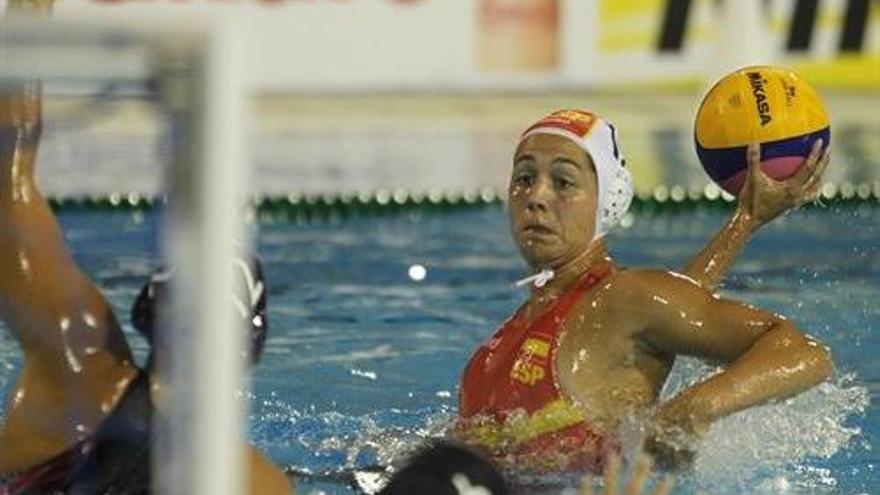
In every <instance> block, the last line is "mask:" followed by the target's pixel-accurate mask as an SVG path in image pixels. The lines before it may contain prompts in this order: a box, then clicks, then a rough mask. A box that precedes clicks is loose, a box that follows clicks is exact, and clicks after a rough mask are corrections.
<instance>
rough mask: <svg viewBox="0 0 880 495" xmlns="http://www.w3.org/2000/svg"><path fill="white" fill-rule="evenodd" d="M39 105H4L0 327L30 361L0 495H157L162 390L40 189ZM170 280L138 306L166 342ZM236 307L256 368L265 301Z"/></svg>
mask: <svg viewBox="0 0 880 495" xmlns="http://www.w3.org/2000/svg"><path fill="white" fill-rule="evenodd" d="M22 7H23V8H25V9H27V8H28V7H30V8H32V9H36V10H41V11H43V12H45V11H46V10H48V4H46V3H45V2H34V3H28V2H11V3H10V4H9V8H10V9H16V8H22ZM40 106H41V97H40V87H39V85H38V84H36V83H32V84H25V85H22V86H19V87H16V88H12V89H9V90H8V91H7V92H6V93H5V94H3V95H0V232H2V235H0V272H2V273H3V276H2V277H0V318H2V319H3V321H4V323H5V324H6V325H7V327H8V328H9V330H10V331H11V333H12V335H13V336H14V337H15V339H16V340H17V342H18V343H19V345H20V347H21V350H22V352H23V354H24V364H23V367H22V369H21V371H20V375H19V376H18V381H17V383H16V384H15V385H14V387H13V388H12V389H11V393H10V396H9V397H10V400H9V402H8V404H7V406H6V411H5V415H4V422H3V424H2V426H0V494H4V495H11V494H38V493H83V494H86V493H87V494H93V493H94V494H97V493H127V494H141V493H149V468H150V444H151V436H152V435H151V422H152V423H153V424H156V425H161V424H162V421H161V414H157V415H155V418H154V415H153V414H152V413H153V411H154V409H155V403H154V399H155V397H156V396H157V395H156V394H160V393H161V390H162V386H161V385H162V384H161V383H160V382H159V381H158V380H157V379H156V377H155V375H154V374H153V373H152V371H153V369H152V368H151V367H150V368H149V369H145V370H141V369H138V368H137V367H136V366H135V365H134V363H133V359H132V355H131V351H130V350H129V347H128V344H127V343H126V341H125V337H124V335H123V334H122V330H121V329H120V327H119V324H118V323H117V321H116V318H115V317H114V315H113V312H112V311H111V309H110V306H109V305H108V304H107V301H106V300H105V299H104V298H103V297H102V295H101V294H100V292H99V291H98V290H97V288H96V287H95V286H94V284H92V282H91V281H90V280H89V279H88V278H87V277H86V275H85V274H84V273H83V272H82V271H81V270H80V269H79V268H78V267H77V265H76V263H75V262H74V260H73V259H72V257H71V255H70V253H69V252H68V250H67V247H66V246H65V243H64V237H63V234H62V232H61V230H60V229H59V227H58V224H57V222H56V220H55V218H54V216H53V214H52V212H51V210H50V209H49V206H48V204H47V203H46V200H45V199H44V198H43V196H42V195H41V194H40V191H39V189H38V188H37V185H36V182H35V177H34V165H35V158H36V152H37V146H38V142H39V138H40V129H41V124H42V123H41V108H40ZM236 266H238V267H239V269H238V270H236V271H235V272H236V276H237V277H239V278H240V279H241V280H242V281H244V279H245V278H248V277H250V278H254V277H257V278H260V279H261V278H262V274H261V272H260V267H259V262H258V261H257V260H256V259H251V258H249V257H243V258H241V259H239V260H237V261H236ZM245 272H248V273H245ZM165 279H166V277H164V276H163V274H157V275H155V276H154V277H152V278H151V279H150V281H149V282H148V283H147V285H146V286H145V287H144V290H142V291H141V294H140V296H139V297H138V299H137V301H136V303H135V305H134V306H133V311H132V313H133V320H134V324H135V326H136V327H137V328H138V330H140V331H141V332H142V333H144V334H145V335H146V336H147V337H148V339H150V341H151V342H152V341H153V339H152V336H153V335H155V334H158V333H159V332H161V328H160V327H159V326H157V325H155V324H154V322H155V321H156V320H157V311H161V307H162V306H161V302H160V298H161V294H162V293H163V292H164V280H165ZM242 285H247V286H248V287H251V286H252V284H250V283H247V284H244V283H243V284H242ZM237 299H238V300H239V306H241V309H242V310H243V312H242V317H243V318H244V319H245V320H246V321H247V322H246V323H245V325H246V327H247V328H249V329H250V334H251V342H252V349H251V352H250V357H251V358H252V359H253V360H256V359H257V358H258V357H259V353H260V350H261V349H262V345H263V342H264V340H265V332H266V320H265V300H266V299H265V293H262V294H260V297H256V298H252V297H250V295H249V294H239V295H238V296H237ZM251 301H253V303H251ZM161 351H162V349H161V347H154V348H153V352H154V353H157V352H161ZM148 362H149V363H152V362H153V359H152V355H151V358H150V359H149V360H148ZM159 410H161V408H159ZM154 419H158V421H155V420H154ZM156 427H160V426H156ZM246 466H247V468H248V476H247V477H248V479H249V488H250V490H249V491H250V493H254V494H276V493H277V494H282V493H284V494H287V493H290V491H291V487H290V483H289V481H288V480H287V478H286V476H285V475H284V473H282V472H281V471H280V470H279V469H278V468H277V467H275V466H274V465H272V464H271V463H270V462H269V461H268V460H267V459H266V458H264V457H263V456H262V455H261V454H259V453H258V452H257V451H256V450H254V449H253V448H250V449H249V454H248V455H247V464H246Z"/></svg>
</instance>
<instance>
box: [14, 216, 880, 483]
mask: <svg viewBox="0 0 880 495" xmlns="http://www.w3.org/2000/svg"><path fill="white" fill-rule="evenodd" d="M727 214H728V212H727V211H725V210H723V209H719V208H714V207H713V208H708V207H695V208H692V209H686V210H677V211H667V212H663V213H656V212H655V213H650V212H647V211H642V212H640V213H637V214H636V215H635V216H634V222H633V224H632V226H631V227H629V228H627V229H623V230H620V231H618V232H616V233H614V234H612V236H611V237H610V244H611V250H612V252H613V253H614V254H615V256H616V258H617V259H618V261H619V262H621V263H622V264H625V265H629V266H663V267H667V268H673V269H674V268H676V267H680V266H682V265H683V264H684V262H685V260H687V258H688V257H689V256H690V255H691V254H693V253H695V252H696V250H697V249H698V248H699V247H700V246H701V245H702V244H703V243H704V242H706V241H707V240H708V239H709V237H710V236H711V235H712V234H713V233H714V232H715V231H716V230H717V229H718V228H719V227H720V225H721V224H722V223H723V221H724V219H725V217H726V215H727ZM59 216H60V220H61V223H62V225H63V227H64V229H65V232H66V235H67V240H68V242H69V244H70V246H71V248H72V250H73V252H74V255H75V257H76V259H77V260H78V262H79V263H80V264H81V265H82V266H83V267H84V269H85V271H86V272H87V273H88V274H89V275H90V276H92V277H93V278H94V279H95V280H96V281H97V283H98V285H99V286H100V287H101V289H102V290H103V291H104V293H105V294H106V295H107V297H108V298H109V299H110V301H111V304H112V305H113V307H114V309H115V310H116V312H117V314H118V315H119V317H120V319H121V320H125V319H126V315H127V314H128V306H129V304H130V302H131V301H132V299H133V298H134V297H135V295H136V293H137V290H138V289H139V287H140V284H141V283H142V281H143V280H144V278H145V277H146V276H147V275H148V273H149V272H150V270H151V269H152V268H153V267H154V266H155V265H156V252H157V248H156V246H157V228H158V218H159V215H158V214H157V213H155V212H147V213H141V212H134V213H133V212H106V211H103V212H97V211H62V212H61V213H60V215H59ZM878 221H880V207H878V206H873V205H861V206H841V207H834V208H823V209H811V210H808V211H800V212H796V213H794V214H792V215H789V216H788V217H785V218H783V219H780V220H779V221H777V222H776V223H774V224H773V225H772V226H769V227H767V228H765V229H764V230H763V231H762V232H760V233H759V234H758V235H756V236H755V238H754V240H753V242H752V243H751V244H750V246H749V247H748V248H747V250H746V252H745V253H744V254H743V255H742V257H741V258H740V259H739V260H738V262H737V263H736V264H735V266H734V267H733V269H732V271H731V274H730V276H729V278H728V279H727V282H726V284H725V287H724V288H723V292H724V293H725V294H727V295H729V296H731V297H735V298H738V299H742V300H745V301H748V302H750V303H753V304H756V305H759V306H763V307H766V308H769V309H772V310H774V311H777V312H779V313H781V314H784V315H786V316H788V317H790V319H792V320H793V321H794V322H795V323H796V324H797V325H799V326H800V327H801V328H802V329H805V331H807V332H808V333H810V334H812V335H813V336H815V337H817V338H818V339H820V340H821V341H822V342H824V343H825V344H827V345H829V346H830V347H831V349H832V354H833V357H834V361H835V363H836V365H837V377H836V378H835V380H834V382H833V383H829V384H826V385H822V386H820V387H817V388H816V389H814V390H812V391H810V392H809V393H807V394H804V395H802V396H800V397H798V398H795V399H791V400H788V401H786V402H784V403H780V404H775V405H769V406H765V407H762V408H758V409H755V410H751V411H748V412H744V413H740V414H737V415H734V416H732V417H730V418H726V419H725V420H722V421H721V422H719V423H717V424H716V425H714V426H713V429H712V431H711V433H710V434H709V436H708V437H707V438H706V439H705V441H704V443H703V446H702V447H701V450H700V455H699V458H698V460H697V462H696V465H695V466H694V469H693V470H692V471H691V472H690V473H688V474H686V475H684V476H683V477H682V478H681V480H680V486H679V487H678V488H677V489H676V491H675V493H681V494H693V493H698V492H706V493H711V494H715V495H720V494H725V493H774V494H775V493H841V494H860V493H878V491H880V468H878V464H880V457H878V454H877V453H876V452H875V450H874V448H875V446H876V445H877V442H878V440H880V408H878V406H877V405H876V404H875V403H873V402H872V400H871V398H872V397H873V396H875V395H876V394H877V393H878V392H880V365H877V364H876V361H875V360H874V359H873V358H874V356H873V355H872V354H873V353H874V352H875V351H876V349H878V348H880V347H878V346H880V336H878V332H877V330H878V328H877V327H878V324H877V323H876V322H877V321H880V305H878V304H877V300H878V296H880V227H878V223H880V222H878ZM257 231H258V235H257V240H258V249H259V252H260V254H261V255H262V258H263V260H264V263H265V268H266V270H265V271H266V273H267V277H268V285H269V321H270V336H269V340H268V344H267V347H266V352H265V354H264V357H263V361H262V363H261V364H260V365H259V367H258V368H257V369H256V370H255V371H254V373H253V378H252V389H251V391H250V392H249V393H248V394H247V395H249V396H250V398H251V404H252V406H251V420H252V422H251V427H250V431H251V436H252V438H253V440H254V441H255V443H256V444H257V445H258V446H259V447H260V448H261V449H263V450H264V451H265V452H267V453H268V454H269V456H270V457H271V458H272V459H273V460H274V461H275V462H277V463H279V464H281V465H284V466H285V467H287V468H288V469H289V470H290V471H291V472H293V473H296V475H297V477H298V485H299V491H298V493H326V494H345V493H357V491H356V489H355V488H354V482H353V481H354V478H355V477H356V476H358V475H357V473H358V472H359V471H361V470H367V471H369V470H371V469H372V467H373V466H376V465H385V464H387V463H389V462H391V461H393V460H394V459H396V458H399V457H400V456H402V455H405V453H407V452H409V451H410V450H411V449H412V448H413V447H414V446H416V445H417V444H418V443H419V442H420V441H421V440H423V439H425V438H428V437H434V436H439V435H442V434H443V431H444V429H445V428H446V427H447V426H448V425H449V423H450V421H451V420H452V418H454V416H455V410H456V398H457V383H458V379H459V373H460V371H461V369H462V368H463V366H464V364H465V362H466V360H467V359H468V357H469V355H470V352H471V351H472V350H473V349H474V348H475V347H476V346H477V345H478V344H479V343H481V342H482V341H483V340H484V339H485V338H486V337H487V336H488V335H489V334H490V333H491V332H492V331H493V330H494V329H495V328H496V326H497V325H498V324H499V323H500V322H501V321H502V320H504V319H505V318H506V317H507V316H508V315H509V314H510V313H511V312H512V311H513V310H514V309H515V307H516V306H517V305H518V304H519V303H520V302H522V301H523V299H524V297H525V292H523V291H521V290H515V289H513V288H512V286H511V282H512V281H513V280H515V279H517V278H519V277H521V276H522V275H523V273H524V268H523V265H522V263H521V261H520V260H519V257H518V255H517V253H516V251H515V248H514V247H513V245H512V243H511V242H510V240H509V236H508V232H507V221H506V215H505V212H504V210H503V207H501V206H489V207H481V208H474V209H462V210H453V211H448V212H427V211H409V212H404V213H400V214H394V215H382V216H367V217H360V218H348V219H325V220H318V221H311V222H293V221H290V220H287V219H283V218H278V219H273V218H271V217H265V218H262V219H261V220H260V221H259V224H258V225H257ZM414 264H421V265H423V266H424V267H425V268H426V270H427V272H426V277H425V278H424V280H422V281H415V280H413V279H411V278H410V277H409V275H408V270H409V268H410V267H411V266H412V265H414ZM125 326H126V332H127V335H128V336H129V338H130V339H129V340H130V342H131V343H132V346H133V348H134V349H135V352H136V354H137V355H138V356H139V357H141V358H142V357H143V356H144V354H145V352H146V344H145V343H144V342H143V340H141V339H140V338H139V337H138V336H137V335H135V334H134V333H133V332H131V328H130V325H129V324H128V322H127V321H126V322H125ZM0 344H2V346H0V390H2V391H3V393H5V392H6V391H7V389H8V385H9V383H10V381H11V380H12V378H13V377H14V373H15V370H16V367H17V366H18V364H19V363H20V356H19V355H18V351H17V349H16V348H15V345H14V344H13V342H12V340H11V338H10V337H9V335H8V333H7V332H2V333H0ZM709 371H710V369H709V368H707V367H705V366H703V365H701V364H699V363H697V362H696V361H694V360H680V362H679V363H678V364H677V365H676V369H675V370H674V371H673V375H672V377H671V378H670V381H669V384H668V385H667V389H666V390H665V392H664V395H669V394H671V393H673V392H674V391H675V390H677V389H680V388H681V387H682V386H684V385H685V384H687V383H689V382H692V381H693V380H695V379H696V378H697V377H699V376H701V374H703V373H706V372H709ZM630 430H631V431H625V432H624V435H623V436H624V444H625V449H624V453H625V455H626V454H627V453H628V452H630V451H631V450H632V449H633V448H634V447H633V445H635V444H637V440H638V431H637V428H635V427H630ZM546 481H547V483H545V484H546V485H548V486H549V487H545V488H541V489H534V490H531V489H530V490H529V493H539V492H540V493H562V492H565V491H566V490H565V488H566V487H565V484H566V483H569V484H571V483H572V481H571V480H568V481H566V480H550V479H548V480H546Z"/></svg>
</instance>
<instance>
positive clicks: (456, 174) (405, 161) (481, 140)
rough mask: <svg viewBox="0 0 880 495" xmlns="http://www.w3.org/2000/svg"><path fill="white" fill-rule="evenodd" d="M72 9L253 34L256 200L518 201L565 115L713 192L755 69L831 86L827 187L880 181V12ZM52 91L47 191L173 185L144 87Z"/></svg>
mask: <svg viewBox="0 0 880 495" xmlns="http://www.w3.org/2000/svg"><path fill="white" fill-rule="evenodd" d="M55 15H56V17H79V18H87V19H90V18H95V17H110V18H120V19H122V18H130V17H133V16H149V15H157V16H187V15H188V16H193V17H195V18H198V17H202V16H221V17H226V18H229V19H233V20H235V21H236V22H239V23H240V24H242V25H243V26H244V27H245V30H246V33H247V40H248V45H249V50H250V51H249V56H248V74H249V78H250V83H251V87H252V89H253V94H254V97H255V98H254V109H255V114H254V115H255V120H254V123H255V126H254V127H253V129H250V130H248V132H251V133H252V139H251V140H250V143H251V156H252V157H253V159H254V160H255V162H256V165H257V167H258V171H259V174H258V178H257V183H255V184H254V186H253V189H254V192H256V193H262V194H286V193H294V194H330V193H334V194H336V193H352V194H353V193H357V192H365V191H376V190H379V189H387V190H394V189H405V190H407V191H418V192H424V193H427V192H430V191H459V192H462V191H467V190H481V189H484V188H493V189H503V188H504V185H505V182H506V175H507V166H508V161H509V155H510V153H511V151H512V148H513V145H514V144H515V142H516V138H517V136H518V133H519V132H520V131H521V130H522V129H523V128H524V127H525V126H526V125H527V124H528V123H529V122H530V121H531V120H534V119H536V118H537V117H539V116H541V115H542V114H544V113H546V112H549V111H552V110H555V109H558V108H560V107H568V106H576V107H581V108H587V109H592V110H595V111H598V112H600V113H602V114H604V115H605V116H606V117H607V118H609V119H610V120H612V121H614V122H615V123H616V124H617V125H618V127H619V128H620V129H621V139H622V144H623V146H624V150H625V152H626V153H627V154H628V155H629V163H630V164H631V165H632V167H633V169H634V171H635V172H636V181H637V182H636V183H637V190H638V192H639V194H641V195H643V196H644V195H651V194H654V193H656V189H657V188H658V187H661V186H662V187H664V188H666V189H667V190H668V189H671V188H673V187H679V188H683V189H684V190H687V191H699V190H701V189H702V188H703V187H705V185H706V178H705V175H704V174H703V173H702V170H701V169H700V167H699V164H698V163H697V161H696V157H695V155H694V152H693V140H692V129H691V125H692V121H693V115H694V113H695V112H696V107H697V105H698V103H699V101H700V98H701V96H702V94H703V92H704V91H705V90H706V89H707V87H708V85H709V84H711V82H712V81H714V80H716V79H717V78H718V77H720V76H721V75H723V74H724V73H726V72H728V71H729V70H731V69H732V68H735V67H739V66H741V65H744V64H751V63H769V64H779V65H786V66H789V67H792V68H794V69H796V70H797V71H799V72H800V73H801V74H802V75H803V76H804V77H806V78H807V79H808V80H810V81H811V82H812V83H814V84H815V85H816V86H817V87H818V88H819V89H820V92H821V93H822V95H823V97H824V98H825V101H826V103H827V104H828V107H829V110H830V112H831V115H832V135H833V138H832V140H833V142H834V144H835V164H834V166H833V167H832V169H831V170H830V172H829V175H828V177H829V180H830V181H832V182H834V183H836V184H838V185H842V184H845V183H847V182H851V183H853V184H855V185H859V184H867V185H868V186H869V187H875V188H878V189H880V184H878V183H877V179H878V178H880V174H878V173H877V170H878V169H880V167H878V165H880V161H878V160H880V158H878V157H880V143H878V141H880V137H878V136H880V116H878V115H880V1H877V0H726V1H724V0H626V1H623V0H61V1H59V2H58V3H57V6H56V9H55ZM108 63H113V61H112V60H108ZM46 89H47V91H48V93H49V94H50V95H54V97H53V98H50V99H49V101H48V102H47V107H46V108H47V114H48V116H49V125H48V132H47V134H46V142H45V145H44V147H43V151H42V153H43V157H44V163H45V165H44V166H43V168H42V169H41V174H43V175H44V176H45V178H44V179H43V183H44V184H45V186H44V187H46V188H47V190H48V191H49V192H50V193H55V194H58V195H77V194H106V193H107V192H108V191H121V192H126V191H138V192H140V193H143V194H153V193H155V192H156V191H157V190H158V188H159V187H160V184H159V183H158V181H159V177H160V175H159V174H156V173H154V171H153V170H152V169H151V164H155V163H156V162H157V160H159V159H160V158H161V157H162V153H163V148H162V146H161V145H160V144H157V143H158V142H159V141H161V136H162V132H163V130H162V124H161V119H158V118H157V116H155V115H154V114H153V113H152V109H151V106H150V105H149V104H148V102H146V101H144V100H143V98H142V96H143V94H144V93H145V92H144V91H143V88H137V87H102V88H83V87H71V86H70V85H64V84H55V83H48V84H47V86H46ZM53 122H54V123H53ZM53 129H54V131H56V132H53ZM243 132H244V131H243ZM85 165H87V166H89V167H92V169H93V170H95V169H97V171H98V172H99V173H93V174H88V176H87V177H84V176H83V174H82V170H83V168H82V167H83V166H85Z"/></svg>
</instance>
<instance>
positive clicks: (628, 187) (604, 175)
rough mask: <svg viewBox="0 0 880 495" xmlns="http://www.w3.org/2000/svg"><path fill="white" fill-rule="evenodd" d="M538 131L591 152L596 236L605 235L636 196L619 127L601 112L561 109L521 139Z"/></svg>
mask: <svg viewBox="0 0 880 495" xmlns="http://www.w3.org/2000/svg"><path fill="white" fill-rule="evenodd" d="M535 134H553V135H556V136H562V137H564V138H567V139H569V140H571V141H573V142H574V143H575V144H577V145H578V146H580V147H581V148H583V150H584V151H586V152H587V154H588V155H590V158H591V159H592V160H593V166H594V167H595V169H596V179H597V182H598V189H599V198H598V201H597V205H598V208H599V211H598V212H597V214H596V233H595V235H594V236H593V240H596V239H598V238H600V237H603V236H604V235H605V234H606V233H607V232H608V231H609V230H611V227H613V226H614V225H615V224H617V222H619V221H620V219H621V218H623V216H624V215H625V214H626V212H627V210H629V206H630V203H632V198H633V185H632V175H631V174H630V173H629V170H627V169H626V159H625V158H624V157H623V152H622V151H621V149H620V145H619V144H618V143H617V130H616V129H615V128H614V126H613V125H611V124H610V123H608V122H606V121H605V120H604V119H602V118H601V117H599V116H598V115H595V114H592V113H589V112H585V111H583V110H559V111H556V112H553V113H551V114H550V115H547V116H546V117H544V118H542V119H541V120H539V121H538V122H536V123H535V124H533V125H532V126H531V127H529V128H528V129H526V131H525V132H524V133H523V135H522V137H521V138H520V141H522V140H524V139H526V138H528V137H529V136H533V135H535Z"/></svg>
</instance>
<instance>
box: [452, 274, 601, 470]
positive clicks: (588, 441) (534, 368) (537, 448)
mask: <svg viewBox="0 0 880 495" xmlns="http://www.w3.org/2000/svg"><path fill="white" fill-rule="evenodd" d="M611 270H612V267H611V265H610V264H607V263H606V264H602V265H599V266H597V267H595V268H593V270H591V271H590V272H589V273H587V274H586V275H585V276H584V277H583V278H582V279H581V280H580V281H579V282H578V283H576V284H575V285H574V287H572V288H571V289H569V290H568V292H566V293H565V294H563V295H562V296H561V297H560V298H559V299H558V300H557V301H556V302H555V303H554V304H553V305H552V306H551V307H550V309H549V310H547V311H546V312H545V313H544V314H542V315H541V316H540V317H538V318H537V319H536V320H535V321H534V322H533V323H532V324H531V325H529V324H528V323H527V322H526V321H525V318H524V316H523V315H522V313H521V312H520V311H518V312H517V313H516V314H515V315H514V316H513V317H512V318H510V319H509V320H508V321H507V322H506V323H505V324H504V325H503V326H502V327H501V329H500V330H498V331H497V332H496V333H495V335H493V336H492V338H491V339H489V341H488V342H487V343H485V344H483V345H482V346H480V348H479V349H477V351H476V352H475V353H474V355H473V356H472V357H471V360H470V362H469V363H468V365H467V367H466V368H465V371H464V376H463V377H462V382H461V391H460V396H459V400H460V404H459V414H460V415H461V417H462V418H463V419H464V420H465V421H464V423H465V425H466V426H465V431H466V433H465V434H466V435H467V436H470V437H473V438H474V439H475V440H476V441H477V442H479V443H481V444H482V445H484V446H486V447H488V448H490V449H491V450H492V451H494V453H496V454H497V455H499V456H502V457H504V458H506V459H507V460H513V461H516V462H517V463H523V464H526V465H527V466H529V467H532V468H538V469H547V470H590V471H599V470H601V467H602V461H603V459H604V457H605V453H606V452H607V451H608V450H609V449H617V448H618V444H617V440H616V439H614V438H607V437H606V436H605V435H604V434H603V433H601V432H599V431H597V430H596V429H595V428H593V427H592V426H591V425H590V424H589V423H588V422H587V421H586V418H585V416H584V413H583V411H582V410H581V409H580V408H578V407H577V406H575V405H574V404H572V403H571V401H570V400H569V399H567V398H566V397H565V396H564V395H563V394H562V392H561V390H560V388H559V383H558V382H557V379H556V367H555V363H556V359H555V358H556V349H557V347H558V344H559V338H560V335H561V333H562V332H561V330H562V327H563V325H562V323H563V322H564V321H565V319H566V317H567V316H568V313H569V312H570V311H571V308H572V307H573V306H574V305H575V303H577V302H578V301H579V300H580V298H581V296H582V295H583V294H584V293H585V292H587V291H588V290H589V289H591V288H592V287H593V286H595V285H596V284H597V283H598V282H599V281H600V280H601V279H602V278H604V277H605V276H606V275H608V274H609V273H611Z"/></svg>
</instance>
